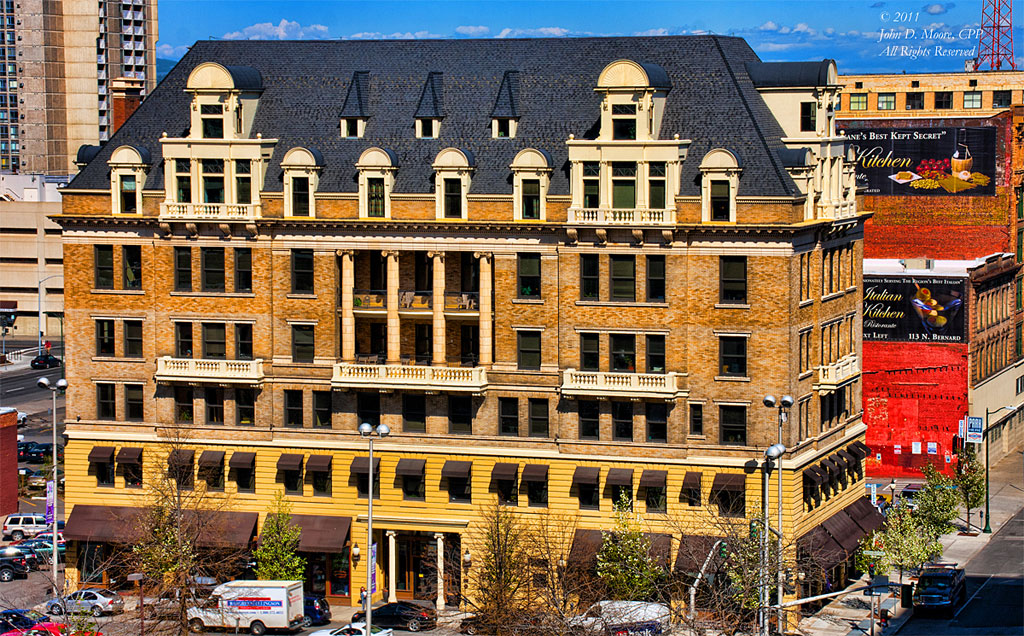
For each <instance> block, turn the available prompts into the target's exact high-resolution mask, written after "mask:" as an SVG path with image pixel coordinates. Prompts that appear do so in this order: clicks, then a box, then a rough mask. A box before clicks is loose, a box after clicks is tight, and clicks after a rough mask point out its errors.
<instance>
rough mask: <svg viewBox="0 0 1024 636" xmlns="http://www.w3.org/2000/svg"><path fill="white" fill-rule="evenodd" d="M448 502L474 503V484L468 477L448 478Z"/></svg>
mask: <svg viewBox="0 0 1024 636" xmlns="http://www.w3.org/2000/svg"><path fill="white" fill-rule="evenodd" d="M448 501H450V502H452V503H472V502H473V489H472V482H470V480H469V479H468V478H466V477H448Z"/></svg>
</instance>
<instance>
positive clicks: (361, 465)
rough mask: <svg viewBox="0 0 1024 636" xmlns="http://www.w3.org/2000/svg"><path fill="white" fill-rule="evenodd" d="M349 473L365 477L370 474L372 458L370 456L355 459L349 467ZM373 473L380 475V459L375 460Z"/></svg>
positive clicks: (375, 458)
mask: <svg viewBox="0 0 1024 636" xmlns="http://www.w3.org/2000/svg"><path fill="white" fill-rule="evenodd" d="M348 469H349V471H350V472H352V473H353V474H358V475H363V474H367V475H368V474H369V473H370V458H369V457H368V456H365V455H364V456H361V457H353V458H352V463H351V464H350V465H349V467H348ZM373 472H374V474H377V475H379V474H380V457H374V458H373Z"/></svg>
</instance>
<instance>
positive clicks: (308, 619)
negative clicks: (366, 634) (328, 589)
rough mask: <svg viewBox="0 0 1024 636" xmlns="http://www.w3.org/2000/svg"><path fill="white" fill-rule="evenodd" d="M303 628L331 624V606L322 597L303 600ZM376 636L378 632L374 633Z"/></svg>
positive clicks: (309, 597) (306, 597) (309, 596)
mask: <svg viewBox="0 0 1024 636" xmlns="http://www.w3.org/2000/svg"><path fill="white" fill-rule="evenodd" d="M302 606H303V614H302V626H303V627H309V626H310V625H326V624H327V623H330V622H331V606H330V605H329V604H328V603H327V599H325V598H324V597H322V596H311V595H306V596H305V597H303V600H302ZM374 633H375V634H376V633H377V632H374Z"/></svg>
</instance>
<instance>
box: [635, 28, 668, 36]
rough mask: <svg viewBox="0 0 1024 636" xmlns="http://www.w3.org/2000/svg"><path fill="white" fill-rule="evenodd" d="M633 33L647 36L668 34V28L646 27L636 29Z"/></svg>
mask: <svg viewBox="0 0 1024 636" xmlns="http://www.w3.org/2000/svg"><path fill="white" fill-rule="evenodd" d="M633 35H638V36H641V37H643V36H648V35H668V29H647V30H646V31H637V32H635V33H633Z"/></svg>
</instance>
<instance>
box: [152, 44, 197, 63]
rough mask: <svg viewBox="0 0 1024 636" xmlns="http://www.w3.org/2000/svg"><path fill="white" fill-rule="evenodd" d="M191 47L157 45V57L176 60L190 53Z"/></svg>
mask: <svg viewBox="0 0 1024 636" xmlns="http://www.w3.org/2000/svg"><path fill="white" fill-rule="evenodd" d="M188 49H189V47H188V46H187V45H184V44H183V45H181V46H171V45H170V44H157V45H156V56H157V57H161V58H164V59H169V60H176V59H178V58H180V57H181V56H182V55H185V53H188Z"/></svg>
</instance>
